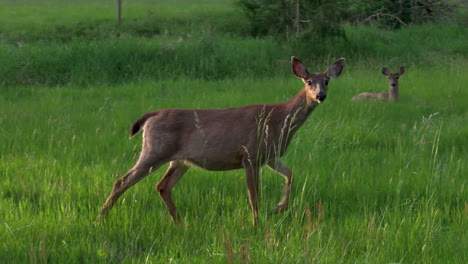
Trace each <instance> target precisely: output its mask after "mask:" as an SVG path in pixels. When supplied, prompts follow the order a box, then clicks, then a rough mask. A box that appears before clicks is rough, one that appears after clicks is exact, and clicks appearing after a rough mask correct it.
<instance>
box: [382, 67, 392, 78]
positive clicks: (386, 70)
mask: <svg viewBox="0 0 468 264" xmlns="http://www.w3.org/2000/svg"><path fill="white" fill-rule="evenodd" d="M382 74H383V75H385V76H388V75H389V74H390V71H389V70H388V68H387V67H383V68H382Z"/></svg>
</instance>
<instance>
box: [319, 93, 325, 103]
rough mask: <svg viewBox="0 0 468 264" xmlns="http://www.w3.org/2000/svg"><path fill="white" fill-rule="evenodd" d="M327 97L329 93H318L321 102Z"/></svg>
mask: <svg viewBox="0 0 468 264" xmlns="http://www.w3.org/2000/svg"><path fill="white" fill-rule="evenodd" d="M325 98H327V95H326V94H325V93H319V94H317V99H318V100H319V101H320V102H323V101H325Z"/></svg>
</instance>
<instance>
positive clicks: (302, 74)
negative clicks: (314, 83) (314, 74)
mask: <svg viewBox="0 0 468 264" xmlns="http://www.w3.org/2000/svg"><path fill="white" fill-rule="evenodd" d="M291 66H292V70H293V72H294V74H295V75H296V76H297V77H299V78H301V79H305V78H307V76H308V75H309V73H308V72H307V69H306V67H305V65H304V63H302V61H301V60H299V59H298V58H296V57H294V56H292V57H291Z"/></svg>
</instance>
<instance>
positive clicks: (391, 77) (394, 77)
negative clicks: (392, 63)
mask: <svg viewBox="0 0 468 264" xmlns="http://www.w3.org/2000/svg"><path fill="white" fill-rule="evenodd" d="M403 73H405V67H404V66H400V70H399V71H398V72H395V73H391V72H390V70H389V69H388V68H387V67H383V68H382V74H383V75H385V76H387V78H388V83H389V85H390V87H393V88H395V87H397V86H398V79H399V78H400V76H401V75H403Z"/></svg>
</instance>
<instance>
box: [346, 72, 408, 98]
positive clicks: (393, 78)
mask: <svg viewBox="0 0 468 264" xmlns="http://www.w3.org/2000/svg"><path fill="white" fill-rule="evenodd" d="M403 73H405V67H403V66H400V70H399V71H398V72H395V73H391V72H390V71H389V70H388V68H387V67H383V68H382V74H383V75H385V76H387V78H388V93H360V94H358V95H356V96H354V97H353V101H358V100H380V101H383V100H389V101H398V100H400V93H399V91H398V79H399V78H400V76H401V75H403Z"/></svg>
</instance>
